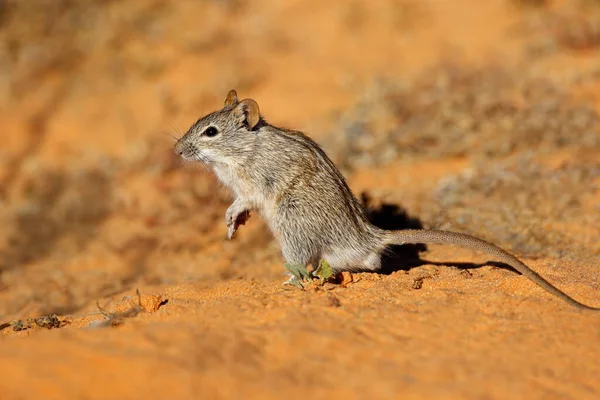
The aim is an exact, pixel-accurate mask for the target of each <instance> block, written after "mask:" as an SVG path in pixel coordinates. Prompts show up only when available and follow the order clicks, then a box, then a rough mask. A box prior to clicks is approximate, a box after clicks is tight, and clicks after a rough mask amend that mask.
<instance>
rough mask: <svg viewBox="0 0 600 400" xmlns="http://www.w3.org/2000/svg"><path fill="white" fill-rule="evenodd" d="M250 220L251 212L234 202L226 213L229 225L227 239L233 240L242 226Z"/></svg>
mask: <svg viewBox="0 0 600 400" xmlns="http://www.w3.org/2000/svg"><path fill="white" fill-rule="evenodd" d="M249 218H250V210H248V209H247V208H246V207H243V206H242V205H240V204H239V203H237V202H234V203H233V204H232V205H231V207H229V208H228V209H227V212H226V213H225V223H226V224H227V228H228V230H227V238H229V239H231V238H232V237H233V235H234V234H235V232H236V231H237V229H238V227H239V226H240V225H244V224H245V223H246V221H248V219H249Z"/></svg>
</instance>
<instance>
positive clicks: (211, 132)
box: [202, 126, 219, 137]
mask: <svg viewBox="0 0 600 400" xmlns="http://www.w3.org/2000/svg"><path fill="white" fill-rule="evenodd" d="M218 134H219V131H218V130H217V128H215V127H214V126H209V127H208V128H206V129H205V130H204V132H202V135H204V136H208V137H214V136H217V135H218Z"/></svg>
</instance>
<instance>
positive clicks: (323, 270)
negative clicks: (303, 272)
mask: <svg viewBox="0 0 600 400" xmlns="http://www.w3.org/2000/svg"><path fill="white" fill-rule="evenodd" d="M314 274H315V275H316V276H318V277H319V278H320V279H321V280H322V281H324V280H326V279H329V278H331V277H332V276H333V270H332V269H331V265H329V263H328V262H327V261H326V260H325V259H321V261H320V262H319V267H318V268H317V270H316V271H315V272H314Z"/></svg>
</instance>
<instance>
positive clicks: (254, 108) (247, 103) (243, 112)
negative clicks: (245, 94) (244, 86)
mask: <svg viewBox="0 0 600 400" xmlns="http://www.w3.org/2000/svg"><path fill="white" fill-rule="evenodd" d="M233 112H234V113H235V115H236V116H237V117H239V118H240V119H241V120H243V121H244V122H245V124H246V126H247V127H248V129H249V130H252V129H254V127H255V126H256V124H258V121H259V120H260V111H259V109H258V104H257V103H256V101H254V100H252V99H244V100H242V101H240V102H239V103H238V105H237V106H236V107H235V109H234V110H233Z"/></svg>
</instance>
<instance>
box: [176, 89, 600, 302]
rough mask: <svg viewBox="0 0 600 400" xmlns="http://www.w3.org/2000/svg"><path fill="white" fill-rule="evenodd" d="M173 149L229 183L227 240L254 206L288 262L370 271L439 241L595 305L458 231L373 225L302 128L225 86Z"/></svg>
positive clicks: (335, 269) (561, 295)
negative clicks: (408, 249) (409, 248)
mask: <svg viewBox="0 0 600 400" xmlns="http://www.w3.org/2000/svg"><path fill="white" fill-rule="evenodd" d="M174 151H175V153H176V154H178V155H179V156H180V157H181V158H183V159H184V160H187V161H193V162H199V163H202V164H204V165H205V166H207V167H208V168H209V169H211V170H212V171H213V172H214V174H215V175H216V177H217V178H218V180H219V181H220V182H221V183H222V184H224V185H225V186H226V187H227V188H229V189H230V190H231V192H232V193H233V195H234V201H233V203H232V204H231V206H230V207H229V208H228V209H227V211H226V213H225V222H226V224H227V228H228V232H227V236H228V238H229V239H231V238H233V236H234V234H235V233H236V231H237V230H238V228H239V227H240V226H241V225H244V224H245V223H246V222H247V221H248V219H249V218H250V215H251V213H253V212H256V213H258V214H259V215H261V216H262V218H263V219H264V220H265V221H266V223H267V225H268V227H269V229H270V230H271V232H272V233H273V235H274V237H275V239H276V240H277V242H278V243H279V246H280V248H281V253H282V255H283V258H284V259H285V260H286V262H287V263H288V264H291V265H301V266H305V267H306V266H309V265H312V266H313V267H315V268H316V266H317V265H319V263H320V262H321V260H325V261H326V262H327V263H328V264H329V265H330V266H331V270H332V271H333V273H339V272H343V271H349V272H358V271H361V272H365V271H371V272H377V271H378V270H380V268H381V262H382V261H381V260H382V255H384V254H385V252H386V249H388V248H389V246H392V245H404V244H447V245H454V246H459V247H463V248H467V249H471V250H474V251H479V252H483V253H486V254H487V255H489V256H492V257H494V258H495V259H496V260H497V261H499V262H502V263H504V264H506V265H508V266H510V267H511V268H512V269H514V270H515V271H517V272H519V273H521V274H522V275H524V276H525V277H527V278H529V279H530V280H531V281H533V282H534V283H535V284H537V285H538V286H540V287H541V288H542V289H545V290H546V291H548V292H549V293H551V294H553V295H555V296H557V297H558V298H560V299H562V300H564V301H566V302H567V303H569V304H571V305H572V306H575V307H577V308H579V309H585V310H594V311H598V310H600V308H596V307H591V306H589V305H586V304H583V303H581V302H579V301H577V300H575V299H574V298H573V297H571V296H569V295H568V294H566V293H565V292H563V291H562V290H560V289H558V288H557V287H556V286H554V285H552V284H551V283H550V282H548V281H547V280H546V279H544V278H543V277H542V276H541V275H539V274H538V273H537V272H535V271H534V270H532V269H531V268H530V267H528V266H527V265H526V264H524V263H523V262H522V261H521V260H520V259H518V258H517V257H516V256H514V255H512V254H511V253H509V252H508V251H506V250H504V249H502V248H500V247H499V246H496V245H495V244H492V243H490V242H488V241H486V240H483V239H480V238H477V237H474V236H470V235H467V234H464V233H459V232H452V231H445V230H430V229H405V230H404V229H403V230H396V231H389V230H383V229H380V228H378V227H376V226H374V225H373V224H372V223H371V222H370V221H369V219H368V218H367V212H366V210H365V208H364V207H363V205H362V204H361V203H360V201H359V200H358V199H357V198H356V196H354V194H353V193H352V191H351V190H350V187H349V186H348V184H347V182H346V179H345V178H344V176H343V175H342V173H341V172H340V170H339V169H338V168H337V167H336V166H335V164H334V163H333V161H331V159H330V158H329V157H328V156H327V154H326V153H325V151H324V150H323V149H322V148H321V146H319V145H318V144H317V143H316V142H315V141H314V140H313V139H311V138H310V137H308V136H307V135H306V134H304V133H302V132H299V131H295V130H290V129H285V128H279V127H276V126H274V125H271V124H269V123H268V122H267V121H266V120H265V118H264V117H263V115H262V114H261V112H260V109H259V106H258V103H257V102H256V101H255V100H253V99H251V98H246V99H242V100H239V99H238V95H237V92H236V91H235V90H231V91H229V93H228V94H227V96H226V98H225V102H224V104H223V107H222V108H221V109H220V110H217V111H214V112H211V113H209V114H207V115H206V116H204V117H202V118H200V119H198V120H197V121H196V122H195V123H194V124H193V125H192V126H191V127H190V128H189V129H188V130H187V132H186V133H185V134H184V135H183V136H182V137H181V138H179V139H178V140H177V142H176V143H175V145H174Z"/></svg>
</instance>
